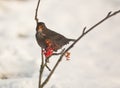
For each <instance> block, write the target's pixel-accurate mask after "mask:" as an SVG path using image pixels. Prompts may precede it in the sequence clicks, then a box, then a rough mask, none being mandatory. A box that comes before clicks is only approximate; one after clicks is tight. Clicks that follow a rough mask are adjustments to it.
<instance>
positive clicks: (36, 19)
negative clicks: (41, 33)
mask: <svg viewBox="0 0 120 88" xmlns="http://www.w3.org/2000/svg"><path fill="white" fill-rule="evenodd" d="M39 4H40V0H38V3H37V7H36V12H35V21H36V23H38V18H37V15H38V8H39Z"/></svg>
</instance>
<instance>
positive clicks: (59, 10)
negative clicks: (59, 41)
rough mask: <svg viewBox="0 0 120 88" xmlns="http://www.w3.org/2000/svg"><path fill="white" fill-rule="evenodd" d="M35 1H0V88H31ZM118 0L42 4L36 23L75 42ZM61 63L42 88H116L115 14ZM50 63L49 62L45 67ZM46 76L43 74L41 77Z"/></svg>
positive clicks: (34, 80) (118, 5)
mask: <svg viewBox="0 0 120 88" xmlns="http://www.w3.org/2000/svg"><path fill="white" fill-rule="evenodd" d="M36 4H37V0H0V78H1V79H0V88H37V86H38V74H39V66H40V48H39V46H38V45H37V43H36V40H35V36H34V35H35V26H36V25H35V21H34V14H35V8H36ZM118 9H120V0H42V1H41V4H40V9H39V19H40V21H43V22H45V23H46V25H47V26H48V28H50V29H53V30H54V31H57V32H59V33H61V34H63V35H65V36H67V37H69V38H77V37H78V36H79V35H80V34H81V32H82V29H83V27H84V26H87V27H88V28H89V27H91V26H92V25H94V24H95V23H96V22H98V21H99V20H101V19H102V18H103V17H105V16H106V14H107V13H108V12H109V11H115V10H118ZM70 52H71V58H70V59H71V60H70V61H66V60H65V58H64V59H63V61H62V63H61V64H60V66H59V67H58V68H57V70H56V71H55V73H54V75H53V76H52V79H51V80H50V82H49V83H48V85H47V86H45V88H120V69H119V67H120V14H118V15H116V16H114V17H112V18H111V19H109V20H107V21H106V22H104V23H103V24H101V25H100V26H98V27H97V28H95V29H94V30H93V31H92V32H91V33H89V34H88V35H86V36H85V37H84V38H83V39H82V40H81V41H80V42H79V43H78V44H76V46H75V47H74V48H73V49H72V50H71V51H70ZM55 61H56V57H55V58H51V61H50V62H51V63H50V64H49V65H50V66H53V63H54V62H55ZM47 74H48V71H47V70H46V71H45V73H44V77H46V76H47Z"/></svg>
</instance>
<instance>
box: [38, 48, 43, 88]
mask: <svg viewBox="0 0 120 88" xmlns="http://www.w3.org/2000/svg"><path fill="white" fill-rule="evenodd" d="M41 58H42V61H41V67H40V75H39V85H38V88H42V87H41V83H42V74H43V71H44V57H43V49H42V48H41Z"/></svg>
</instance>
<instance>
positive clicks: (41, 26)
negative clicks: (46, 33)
mask: <svg viewBox="0 0 120 88" xmlns="http://www.w3.org/2000/svg"><path fill="white" fill-rule="evenodd" d="M45 28H46V26H45V24H44V23H43V22H39V23H38V24H37V27H36V31H37V32H42V31H43V30H44V29H45Z"/></svg>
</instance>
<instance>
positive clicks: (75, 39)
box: [68, 39, 76, 42]
mask: <svg viewBox="0 0 120 88" xmlns="http://www.w3.org/2000/svg"><path fill="white" fill-rule="evenodd" d="M68 40H69V41H73V42H74V41H76V39H68Z"/></svg>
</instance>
